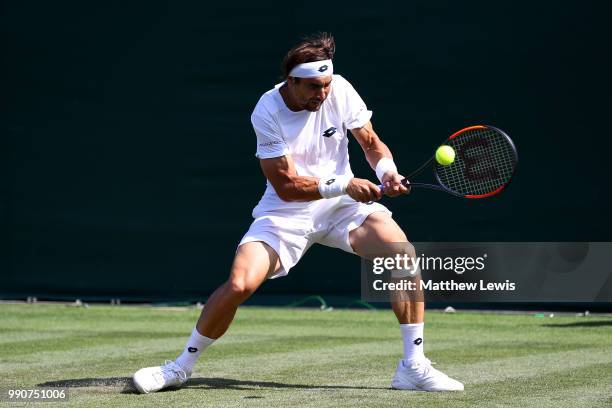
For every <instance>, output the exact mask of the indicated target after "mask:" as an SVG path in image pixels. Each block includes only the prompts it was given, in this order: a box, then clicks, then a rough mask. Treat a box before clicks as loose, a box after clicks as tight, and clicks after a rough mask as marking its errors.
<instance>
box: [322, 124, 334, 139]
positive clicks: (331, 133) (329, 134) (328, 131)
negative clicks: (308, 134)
mask: <svg viewBox="0 0 612 408" xmlns="http://www.w3.org/2000/svg"><path fill="white" fill-rule="evenodd" d="M336 130H337V129H336V128H335V127H333V126H332V127H330V128H329V129H327V130H326V131H325V132H323V137H331V136H332V135H333V134H334V133H336Z"/></svg>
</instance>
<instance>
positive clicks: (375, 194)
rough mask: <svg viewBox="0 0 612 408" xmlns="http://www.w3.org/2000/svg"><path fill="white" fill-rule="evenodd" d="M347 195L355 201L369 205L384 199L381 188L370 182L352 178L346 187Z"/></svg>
mask: <svg viewBox="0 0 612 408" xmlns="http://www.w3.org/2000/svg"><path fill="white" fill-rule="evenodd" d="M346 193H347V194H348V195H349V196H350V197H351V198H352V199H353V200H355V201H360V202H362V203H369V202H370V201H378V200H380V198H381V197H382V192H381V191H380V188H379V187H378V186H377V185H376V184H374V183H372V182H371V181H370V180H366V179H360V178H352V179H351V181H349V183H348V186H347V187H346Z"/></svg>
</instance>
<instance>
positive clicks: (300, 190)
mask: <svg viewBox="0 0 612 408" xmlns="http://www.w3.org/2000/svg"><path fill="white" fill-rule="evenodd" d="M259 162H260V164H261V169H262V170H263V173H264V175H265V176H266V178H267V179H268V180H270V183H271V184H272V186H273V187H274V190H275V191H276V194H278V196H279V197H280V199H281V200H283V201H314V200H320V199H322V198H323V197H322V196H321V192H320V190H319V178H317V177H310V176H298V174H297V172H296V170H295V165H294V164H293V159H292V158H291V155H285V156H280V157H274V158H271V159H260V160H259ZM346 194H348V195H349V196H351V197H352V198H353V199H354V200H356V201H361V202H364V203H367V202H369V201H374V200H380V197H381V193H380V189H379V188H378V186H376V185H375V184H374V183H372V182H370V181H369V180H364V179H358V178H352V179H351V180H350V181H349V183H348V186H347V187H346Z"/></svg>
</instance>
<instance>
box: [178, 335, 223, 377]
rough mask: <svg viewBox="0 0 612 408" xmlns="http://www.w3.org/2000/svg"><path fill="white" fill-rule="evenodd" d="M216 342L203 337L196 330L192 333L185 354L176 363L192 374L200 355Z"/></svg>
mask: <svg viewBox="0 0 612 408" xmlns="http://www.w3.org/2000/svg"><path fill="white" fill-rule="evenodd" d="M214 342H215V339H211V338H208V337H206V336H202V335H201V334H200V333H199V332H198V330H197V329H195V328H194V329H193V332H191V337H189V340H188V341H187V344H186V345H185V349H184V350H183V354H181V355H180V356H178V358H177V359H176V363H177V364H178V365H180V366H181V367H182V368H183V370H185V371H187V372H188V373H191V372H192V371H193V366H194V365H195V363H196V361H197V360H198V357H200V354H201V353H202V352H203V351H204V350H206V348H207V347H208V346H210V345H211V344H213V343H214Z"/></svg>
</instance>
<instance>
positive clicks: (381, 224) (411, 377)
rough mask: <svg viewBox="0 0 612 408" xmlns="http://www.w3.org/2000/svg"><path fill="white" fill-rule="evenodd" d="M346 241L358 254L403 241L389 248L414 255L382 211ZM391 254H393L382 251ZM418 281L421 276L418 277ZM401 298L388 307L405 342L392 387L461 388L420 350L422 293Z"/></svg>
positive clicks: (401, 234) (421, 340) (423, 314)
mask: <svg viewBox="0 0 612 408" xmlns="http://www.w3.org/2000/svg"><path fill="white" fill-rule="evenodd" d="M349 242H350V244H351V246H352V248H353V250H354V251H355V253H357V254H358V255H361V256H364V255H366V254H371V252H372V248H373V247H378V248H380V244H381V243H389V244H392V243H406V244H405V245H397V246H393V245H389V249H390V250H391V249H396V250H400V251H402V253H400V255H404V254H406V255H407V256H408V257H409V258H412V259H414V257H415V256H416V254H415V251H414V247H413V246H412V245H411V244H409V243H408V239H407V238H406V235H405V234H404V232H403V231H402V229H401V228H400V227H399V225H397V223H396V222H395V221H393V219H392V218H391V216H390V215H389V214H387V213H383V212H375V213H372V214H370V215H369V216H368V217H367V218H366V220H365V221H364V222H363V224H361V226H359V227H358V228H356V229H354V230H353V231H351V232H350V233H349ZM382 255H385V256H394V255H395V254H382ZM416 279H417V282H418V280H420V277H417V278H416ZM399 298H401V300H395V301H394V300H393V299H392V300H391V307H392V309H393V312H394V313H395V316H396V317H397V320H398V322H399V324H400V329H401V332H402V339H403V342H404V358H403V359H402V360H400V362H399V364H398V368H397V372H396V375H395V378H394V379H393V387H394V388H399V389H411V390H425V391H460V390H463V384H461V383H460V382H458V381H456V380H453V379H452V378H449V377H448V376H446V375H445V374H443V373H441V372H440V371H438V370H436V369H434V368H433V367H431V363H430V362H429V360H428V359H426V358H425V355H424V353H423V343H424V341H423V326H424V317H425V302H424V301H423V299H422V296H418V293H417V296H416V298H415V296H414V295H413V296H399Z"/></svg>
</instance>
